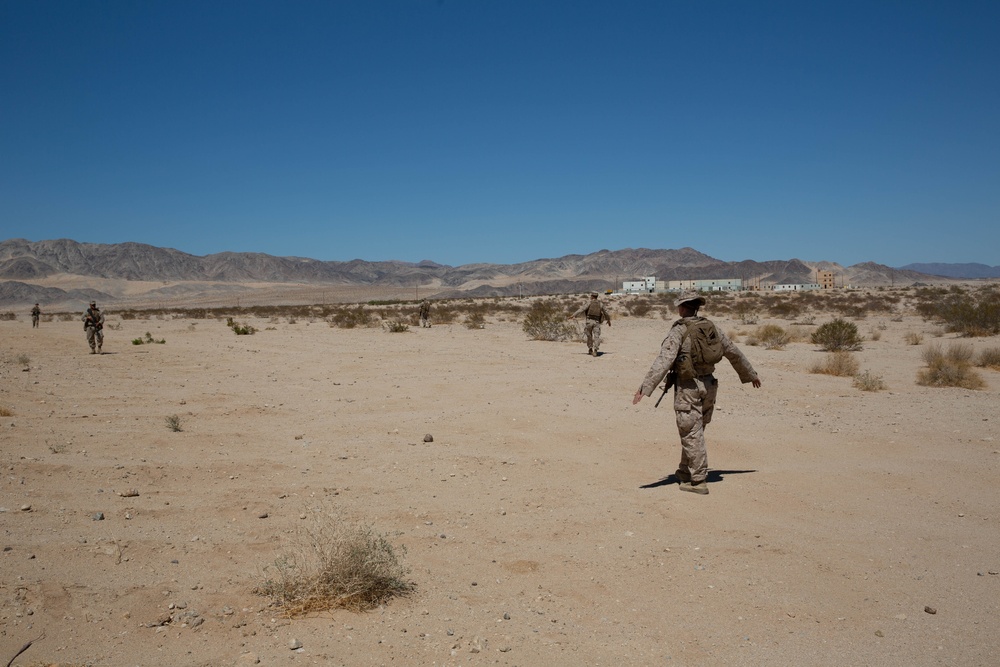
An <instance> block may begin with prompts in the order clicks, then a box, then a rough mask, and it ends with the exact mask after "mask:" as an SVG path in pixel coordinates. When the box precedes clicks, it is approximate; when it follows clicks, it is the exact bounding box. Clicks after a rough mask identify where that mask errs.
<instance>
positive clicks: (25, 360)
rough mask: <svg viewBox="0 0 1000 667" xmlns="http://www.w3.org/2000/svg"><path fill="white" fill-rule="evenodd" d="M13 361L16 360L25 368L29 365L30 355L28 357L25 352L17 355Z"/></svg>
mask: <svg viewBox="0 0 1000 667" xmlns="http://www.w3.org/2000/svg"><path fill="white" fill-rule="evenodd" d="M15 361H17V363H18V364H20V365H21V366H24V367H25V368H26V369H27V368H29V367H30V366H31V357H29V356H28V355H26V354H19V355H17V357H16V358H15Z"/></svg>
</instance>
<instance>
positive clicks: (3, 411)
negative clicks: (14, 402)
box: [0, 405, 14, 417]
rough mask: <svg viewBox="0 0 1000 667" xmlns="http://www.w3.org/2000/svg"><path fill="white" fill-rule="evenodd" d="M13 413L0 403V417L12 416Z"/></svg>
mask: <svg viewBox="0 0 1000 667" xmlns="http://www.w3.org/2000/svg"><path fill="white" fill-rule="evenodd" d="M13 416H14V413H13V412H11V410H10V408H7V407H4V406H2V405H0V417H13Z"/></svg>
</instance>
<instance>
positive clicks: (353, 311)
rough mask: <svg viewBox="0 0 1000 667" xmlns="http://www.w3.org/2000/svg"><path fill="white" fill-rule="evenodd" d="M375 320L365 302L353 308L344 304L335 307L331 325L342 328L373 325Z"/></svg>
mask: <svg viewBox="0 0 1000 667" xmlns="http://www.w3.org/2000/svg"><path fill="white" fill-rule="evenodd" d="M373 320H374V318H373V317H372V314H371V313H370V312H369V311H368V310H366V309H365V306H364V304H360V303H359V304H358V305H356V306H354V307H353V308H349V307H344V306H342V307H338V308H334V309H333V311H332V312H331V313H330V317H329V322H330V326H331V327H339V328H341V329H353V328H355V327H367V326H371V325H372V322H373Z"/></svg>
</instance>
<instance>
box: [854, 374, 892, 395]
mask: <svg viewBox="0 0 1000 667" xmlns="http://www.w3.org/2000/svg"><path fill="white" fill-rule="evenodd" d="M854 387H855V388H856V389H860V390H861V391H882V390H883V389H888V387H887V386H886V384H885V380H884V379H883V378H882V376H881V375H875V374H874V373H872V372H871V371H865V372H864V373H858V374H857V375H855V376H854Z"/></svg>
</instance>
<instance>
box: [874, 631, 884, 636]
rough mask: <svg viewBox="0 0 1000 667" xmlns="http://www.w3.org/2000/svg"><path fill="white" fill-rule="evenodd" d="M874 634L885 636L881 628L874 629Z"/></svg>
mask: <svg viewBox="0 0 1000 667" xmlns="http://www.w3.org/2000/svg"><path fill="white" fill-rule="evenodd" d="M875 636H876V637H885V633H883V632H882V631H881V630H876V631H875Z"/></svg>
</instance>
